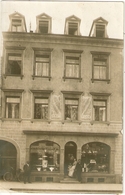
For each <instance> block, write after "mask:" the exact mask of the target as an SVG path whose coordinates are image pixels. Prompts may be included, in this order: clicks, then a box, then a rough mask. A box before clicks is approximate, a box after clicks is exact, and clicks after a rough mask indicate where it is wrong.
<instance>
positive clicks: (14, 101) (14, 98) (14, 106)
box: [3, 89, 23, 119]
mask: <svg viewBox="0 0 125 195" xmlns="http://www.w3.org/2000/svg"><path fill="white" fill-rule="evenodd" d="M3 91H4V99H5V114H4V117H5V118H6V119H20V118H21V96H22V92H23V90H21V89H13V90H10V89H4V90H3Z"/></svg>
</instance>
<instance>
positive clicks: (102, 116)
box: [94, 106, 106, 121]
mask: <svg viewBox="0 0 125 195" xmlns="http://www.w3.org/2000/svg"><path fill="white" fill-rule="evenodd" d="M94 113H95V121H106V108H101V107H98V106H95V107H94Z"/></svg>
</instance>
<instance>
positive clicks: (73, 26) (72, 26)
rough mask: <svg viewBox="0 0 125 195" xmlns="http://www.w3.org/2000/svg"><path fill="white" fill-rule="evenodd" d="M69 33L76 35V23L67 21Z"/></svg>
mask: <svg viewBox="0 0 125 195" xmlns="http://www.w3.org/2000/svg"><path fill="white" fill-rule="evenodd" d="M69 34H70V35H78V23H72V22H69Z"/></svg>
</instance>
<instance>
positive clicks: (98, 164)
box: [81, 142, 110, 174]
mask: <svg viewBox="0 0 125 195" xmlns="http://www.w3.org/2000/svg"><path fill="white" fill-rule="evenodd" d="M81 164H82V167H83V168H82V171H83V172H92V173H93V174H94V173H109V165H110V147H109V146H108V145H106V144H104V143H100V142H91V143H87V144H85V145H83V146H82V155H81Z"/></svg>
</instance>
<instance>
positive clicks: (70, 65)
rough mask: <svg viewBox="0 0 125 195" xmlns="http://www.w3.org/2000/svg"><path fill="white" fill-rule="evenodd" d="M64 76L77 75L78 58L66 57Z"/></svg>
mask: <svg viewBox="0 0 125 195" xmlns="http://www.w3.org/2000/svg"><path fill="white" fill-rule="evenodd" d="M66 77H74V78H78V77H79V58H77V57H66Z"/></svg>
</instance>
